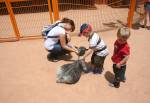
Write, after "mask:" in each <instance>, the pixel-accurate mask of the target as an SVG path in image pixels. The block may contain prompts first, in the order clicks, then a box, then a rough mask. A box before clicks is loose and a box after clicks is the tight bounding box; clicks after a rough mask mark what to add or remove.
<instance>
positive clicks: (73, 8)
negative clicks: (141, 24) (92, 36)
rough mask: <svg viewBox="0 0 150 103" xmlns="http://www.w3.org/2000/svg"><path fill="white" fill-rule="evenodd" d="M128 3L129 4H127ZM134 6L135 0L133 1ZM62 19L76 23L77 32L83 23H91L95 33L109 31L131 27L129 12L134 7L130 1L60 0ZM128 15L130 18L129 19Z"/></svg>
mask: <svg viewBox="0 0 150 103" xmlns="http://www.w3.org/2000/svg"><path fill="white" fill-rule="evenodd" d="M127 1H128V2H127ZM131 1H132V3H131V4H132V5H134V3H135V0H131ZM58 5H59V15H60V18H63V17H68V18H71V19H73V20H74V21H75V23H76V31H75V33H77V32H79V27H80V25H81V24H82V23H85V22H86V23H90V24H92V25H93V27H94V30H95V31H107V30H111V29H114V28H118V27H119V26H120V25H122V24H123V25H127V24H129V25H131V23H130V22H129V23H128V21H127V20H128V19H130V20H131V19H132V15H133V10H132V13H131V12H129V10H131V9H133V8H134V7H132V6H131V8H130V9H129V7H130V6H129V5H130V0H58ZM128 14H129V17H130V16H131V17H130V18H128Z"/></svg>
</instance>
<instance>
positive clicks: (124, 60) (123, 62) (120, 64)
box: [116, 56, 129, 69]
mask: <svg viewBox="0 0 150 103" xmlns="http://www.w3.org/2000/svg"><path fill="white" fill-rule="evenodd" d="M128 59H129V56H125V57H124V58H123V59H122V60H121V61H120V62H119V63H117V65H116V66H117V68H119V69H120V68H121V66H122V65H123V64H125V63H126V62H127V61H128Z"/></svg>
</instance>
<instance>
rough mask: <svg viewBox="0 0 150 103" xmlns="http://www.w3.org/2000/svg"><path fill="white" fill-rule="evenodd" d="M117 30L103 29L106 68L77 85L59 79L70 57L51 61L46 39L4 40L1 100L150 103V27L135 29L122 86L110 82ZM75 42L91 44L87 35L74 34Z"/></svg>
mask: <svg viewBox="0 0 150 103" xmlns="http://www.w3.org/2000/svg"><path fill="white" fill-rule="evenodd" d="M115 34H116V30H113V31H108V32H102V33H100V36H101V37H102V38H103V39H104V41H105V42H106V44H107V45H108V49H109V52H110V54H109V56H108V57H107V58H106V61H105V66H104V67H105V70H104V72H103V73H102V74H101V75H94V74H92V73H89V74H83V75H82V76H81V79H80V80H79V82H78V83H76V84H74V85H67V84H57V83H56V69H57V67H58V66H60V65H62V64H64V63H68V62H71V61H64V60H61V61H59V62H57V63H52V62H49V61H48V60H47V58H46V55H47V51H46V50H45V49H44V47H43V40H33V41H19V42H9V43H1V44H0V103H150V99H149V98H150V79H149V78H150V75H149V74H150V70H149V67H150V53H149V50H150V44H149V38H150V35H149V34H150V31H148V30H145V29H140V30H137V31H134V30H132V35H131V38H130V39H129V44H130V45H131V57H130V59H129V62H128V67H127V72H126V77H127V81H126V83H122V84H121V87H120V88H119V89H116V88H113V87H110V86H109V85H108V84H109V82H108V79H109V78H108V77H111V76H112V73H113V72H112V62H111V59H110V58H111V55H112V51H113V42H114V41H115V39H116V36H115ZM72 42H73V43H74V44H75V45H77V46H79V45H84V46H86V47H87V46H88V45H87V41H86V39H85V38H79V37H76V36H74V37H72ZM72 55H73V58H71V60H76V59H77V56H76V55H74V54H72ZM89 60H90V57H88V58H87V60H86V61H89ZM110 79H111V78H110Z"/></svg>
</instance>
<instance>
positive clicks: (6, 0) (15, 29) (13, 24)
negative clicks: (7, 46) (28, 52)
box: [5, 0, 20, 40]
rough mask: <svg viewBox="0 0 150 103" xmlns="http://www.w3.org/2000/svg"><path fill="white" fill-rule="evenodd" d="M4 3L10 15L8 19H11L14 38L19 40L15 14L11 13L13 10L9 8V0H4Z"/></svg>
mask: <svg viewBox="0 0 150 103" xmlns="http://www.w3.org/2000/svg"><path fill="white" fill-rule="evenodd" d="M5 4H6V7H7V10H8V12H9V17H10V20H11V23H12V26H13V30H14V32H15V35H16V39H17V40H19V39H20V35H19V34H20V33H19V29H18V26H17V22H16V19H15V15H14V13H13V10H12V8H11V4H10V2H9V0H5Z"/></svg>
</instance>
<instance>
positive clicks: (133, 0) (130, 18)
mask: <svg viewBox="0 0 150 103" xmlns="http://www.w3.org/2000/svg"><path fill="white" fill-rule="evenodd" d="M135 4H136V0H130V8H129V12H128V27H129V28H132V22H133V16H134V11H135Z"/></svg>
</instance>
